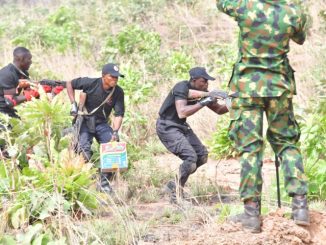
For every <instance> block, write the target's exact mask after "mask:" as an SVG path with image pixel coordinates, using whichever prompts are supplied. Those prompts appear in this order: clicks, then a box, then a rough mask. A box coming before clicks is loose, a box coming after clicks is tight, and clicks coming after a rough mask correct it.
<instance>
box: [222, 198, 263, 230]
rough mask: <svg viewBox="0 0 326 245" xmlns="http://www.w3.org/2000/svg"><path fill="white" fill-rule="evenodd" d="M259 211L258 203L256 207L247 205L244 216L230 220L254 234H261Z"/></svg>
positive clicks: (239, 215)
mask: <svg viewBox="0 0 326 245" xmlns="http://www.w3.org/2000/svg"><path fill="white" fill-rule="evenodd" d="M259 210H260V208H259V204H258V203H256V207H253V206H251V205H248V204H245V205H244V212H243V213H242V214H238V215H235V216H232V217H230V218H229V219H228V220H229V221H231V222H234V223H241V224H242V226H243V228H245V229H248V230H250V231H251V232H252V233H259V232H261V228H260V226H261V221H260V215H259Z"/></svg>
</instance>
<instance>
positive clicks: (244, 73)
mask: <svg viewBox="0 0 326 245" xmlns="http://www.w3.org/2000/svg"><path fill="white" fill-rule="evenodd" d="M217 8H218V9H219V10H221V11H222V12H224V13H226V14H228V15H229V16H231V17H233V18H234V19H235V20H236V21H237V23H238V26H239V28H240V34H239V57H238V61H237V62H236V64H235V65H234V70H233V75H232V78H231V80H230V82H229V88H230V92H229V96H231V97H232V109H231V111H230V117H231V123H230V129H229V136H230V138H231V139H232V140H233V141H234V142H235V144H236V147H237V149H238V150H239V152H240V163H241V181H240V188H239V191H240V196H241V200H243V201H244V213H243V214H241V215H238V216H235V217H233V218H232V219H231V220H233V221H235V222H241V223H242V225H243V227H245V228H249V229H250V230H251V231H252V232H260V226H261V223H260V218H259V216H260V200H261V190H262V183H263V182H262V176H261V167H262V163H263V161H262V160H263V136H262V132H263V114H264V112H265V113H266V117H267V121H268V129H267V139H268V141H269V142H270V144H271V146H272V148H273V150H274V152H275V154H277V156H278V157H279V158H280V159H281V165H282V170H283V172H284V182H285V188H286V190H287V192H288V194H289V195H290V196H291V197H293V199H292V210H293V219H294V220H295V222H296V223H297V224H300V225H309V213H308V206H307V199H306V193H307V183H306V181H305V176H304V170H303V163H302V157H301V153H300V150H299V148H298V147H297V142H298V140H299V137H300V129H299V126H298V124H297V122H296V121H295V118H294V114H293V104H292V97H293V95H295V94H296V87H295V80H294V70H293V69H292V68H291V66H290V64H289V60H288V58H287V53H288V52H289V42H290V40H291V39H292V40H293V41H294V42H296V43H298V44H300V45H301V44H303V43H304V41H305V37H306V33H305V24H306V19H305V15H304V14H303V13H302V11H301V10H300V8H299V6H297V5H296V4H294V3H291V1H286V0H217Z"/></svg>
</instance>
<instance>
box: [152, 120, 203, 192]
mask: <svg viewBox="0 0 326 245" xmlns="http://www.w3.org/2000/svg"><path fill="white" fill-rule="evenodd" d="M156 132H157V135H158V137H159V139H160V140H161V142H162V143H163V145H164V146H165V147H166V148H167V149H168V150H169V151H170V152H172V153H173V154H174V155H176V156H178V157H179V158H180V159H182V160H183V164H182V165H181V166H180V177H179V178H180V180H179V181H180V184H181V185H182V186H184V184H185V182H186V181H187V179H188V177H189V175H190V174H192V173H194V172H195V171H196V170H197V168H198V167H200V166H201V165H203V164H204V163H206V162H207V155H208V151H207V149H206V147H205V146H204V145H203V144H202V143H201V141H200V140H199V138H198V137H197V135H196V134H195V133H194V132H193V130H192V129H191V128H190V126H189V125H188V124H187V123H184V124H178V123H175V122H173V121H170V120H163V119H158V120H157V122H156Z"/></svg>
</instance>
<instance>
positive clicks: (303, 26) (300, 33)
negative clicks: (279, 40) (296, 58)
mask: <svg viewBox="0 0 326 245" xmlns="http://www.w3.org/2000/svg"><path fill="white" fill-rule="evenodd" d="M296 23H297V26H296V28H295V32H294V34H293V36H292V37H291V39H292V40H293V41H294V42H296V43H297V44H300V45H301V44H303V43H304V41H305V40H306V35H307V16H306V15H305V14H304V13H302V14H301V16H299V18H298V19H297V21H296Z"/></svg>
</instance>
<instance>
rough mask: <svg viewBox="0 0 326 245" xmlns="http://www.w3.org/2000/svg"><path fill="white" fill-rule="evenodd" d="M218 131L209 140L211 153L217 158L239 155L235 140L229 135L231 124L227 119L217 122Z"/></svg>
mask: <svg viewBox="0 0 326 245" xmlns="http://www.w3.org/2000/svg"><path fill="white" fill-rule="evenodd" d="M216 128H217V129H216V131H215V132H214V133H213V135H212V139H211V140H209V142H208V145H209V148H210V154H211V156H213V157H214V158H216V159H227V158H231V157H235V156H236V155H237V152H236V149H235V147H234V145H233V142H232V141H231V140H230V139H229V137H228V129H229V125H228V122H227V121H226V120H225V119H222V120H219V122H217V126H216Z"/></svg>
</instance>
